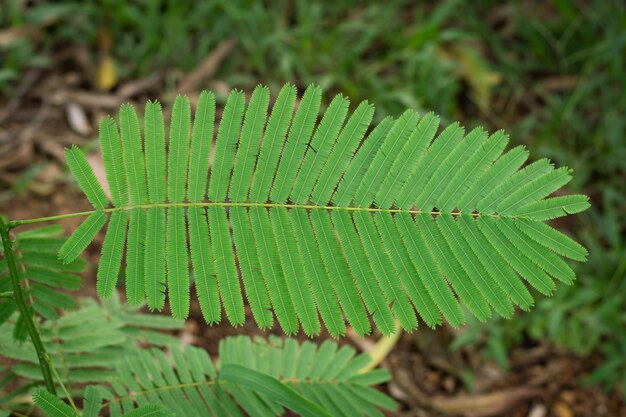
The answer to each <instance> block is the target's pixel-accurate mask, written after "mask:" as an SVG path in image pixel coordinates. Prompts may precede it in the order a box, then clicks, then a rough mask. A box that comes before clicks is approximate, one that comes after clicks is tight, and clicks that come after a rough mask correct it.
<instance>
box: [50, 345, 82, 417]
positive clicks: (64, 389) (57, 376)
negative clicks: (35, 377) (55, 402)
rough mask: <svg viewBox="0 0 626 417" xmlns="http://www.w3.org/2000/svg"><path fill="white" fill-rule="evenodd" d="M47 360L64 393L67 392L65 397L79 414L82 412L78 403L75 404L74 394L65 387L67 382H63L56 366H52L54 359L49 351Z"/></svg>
mask: <svg viewBox="0 0 626 417" xmlns="http://www.w3.org/2000/svg"><path fill="white" fill-rule="evenodd" d="M45 360H46V363H47V364H48V366H49V367H50V370H51V371H52V374H53V375H54V377H55V378H56V380H57V381H58V382H59V385H60V386H61V389H62V390H63V393H64V394H65V397H66V398H67V399H68V401H69V402H70V405H71V406H72V408H73V409H74V411H76V413H77V414H80V411H78V408H76V404H74V400H73V399H72V395H71V394H70V393H69V391H68V390H67V388H66V387H65V384H63V380H62V379H61V377H60V376H59V373H58V372H57V370H56V369H55V368H54V366H52V360H51V359H50V355H48V354H47V353H46V355H45Z"/></svg>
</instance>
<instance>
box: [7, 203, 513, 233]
mask: <svg viewBox="0 0 626 417" xmlns="http://www.w3.org/2000/svg"><path fill="white" fill-rule="evenodd" d="M152 207H166V208H168V207H264V208H273V207H282V208H286V209H301V210H329V211H334V210H337V211H341V210H345V211H366V212H370V213H377V212H382V213H408V214H427V215H432V216H439V215H442V214H446V213H444V212H443V211H438V210H433V211H425V210H402V209H383V208H377V207H342V206H319V205H314V204H285V203H246V202H243V203H233V202H215V201H202V202H198V203H151V204H136V205H131V206H123V207H112V208H107V209H104V210H102V212H104V213H111V212H114V211H130V210H133V209H137V208H139V209H149V208H152ZM95 211H96V210H90V211H82V212H79V213H68V214H60V215H58V216H49V217H39V218H35V219H24V220H11V221H10V222H9V223H8V224H7V228H8V230H11V229H14V228H16V227H18V226H22V225H25V224H33V223H42V222H49V221H56V220H62V219H70V218H73V217H84V216H89V215H90V214H92V213H94V212H95ZM448 214H451V215H453V216H460V215H461V214H463V213H460V212H448ZM470 215H471V216H472V217H481V216H490V217H510V218H522V217H521V216H517V215H512V216H501V215H499V214H482V213H470Z"/></svg>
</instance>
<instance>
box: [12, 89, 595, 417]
mask: <svg viewBox="0 0 626 417" xmlns="http://www.w3.org/2000/svg"><path fill="white" fill-rule="evenodd" d="M270 103H271V99H270V97H269V89H268V88H266V87H263V86H258V87H257V88H256V89H255V90H254V92H253V93H252V95H251V97H250V101H249V102H248V104H247V105H246V96H245V95H244V93H242V92H239V91H232V92H231V93H230V94H229V95H228V98H227V100H226V105H225V108H224V111H223V112H222V115H221V119H220V120H219V127H218V128H217V135H216V140H215V143H214V144H213V143H212V140H213V132H214V131H215V126H214V124H215V118H216V114H219V112H218V111H217V110H216V108H215V97H214V95H213V94H212V93H208V92H203V93H202V94H201V95H200V98H199V102H198V107H197V109H196V111H195V117H194V122H193V126H192V123H191V120H192V115H191V106H190V102H189V100H188V99H187V98H184V97H178V98H177V99H176V102H175V103H174V108H173V111H172V116H171V119H170V120H167V121H166V120H164V117H163V113H167V112H163V111H162V110H161V108H160V106H159V105H158V103H148V104H147V105H146V111H145V113H146V114H145V118H144V123H143V126H144V138H145V142H144V141H143V139H142V133H141V132H140V130H139V123H138V117H137V114H136V113H135V111H134V110H133V108H132V107H130V106H128V105H125V106H122V108H121V109H120V130H121V139H122V140H121V141H120V138H119V137H118V135H117V129H116V127H115V123H114V122H113V121H112V120H111V119H107V120H106V121H104V122H103V123H102V124H101V129H100V133H101V134H100V136H101V146H102V153H103V159H104V160H105V164H104V165H105V173H106V176H107V180H108V181H109V185H110V188H111V194H112V200H113V205H114V208H113V209H105V211H111V212H112V214H111V224H109V228H108V232H107V236H106V237H105V244H104V246H103V256H102V260H101V265H100V267H99V273H98V292H99V294H100V295H103V296H107V295H111V294H112V293H113V289H114V287H115V282H116V280H117V274H118V272H119V271H120V270H122V268H121V265H120V264H121V261H122V253H123V246H124V245H126V246H127V247H128V250H127V254H126V268H125V269H124V271H125V275H126V280H125V281H126V282H125V286H126V288H127V294H128V297H127V298H128V300H129V303H131V304H140V303H141V302H142V301H143V299H144V296H145V298H146V299H147V302H148V307H149V308H150V309H162V308H163V307H164V304H165V299H166V296H165V294H166V293H167V294H168V298H169V304H170V306H171V310H172V314H173V316H174V317H176V318H179V319H181V318H185V317H187V315H188V314H189V308H190V305H191V300H190V297H191V293H192V292H191V291H190V288H189V286H190V285H192V284H195V290H196V291H195V293H196V294H197V296H198V300H199V304H200V308H201V312H202V315H203V317H204V319H205V320H206V321H207V322H208V323H211V324H212V323H217V322H219V321H220V319H221V308H222V306H223V308H224V310H225V314H226V316H227V317H228V319H229V321H230V322H231V323H232V324H233V325H241V324H243V323H244V321H245V318H246V315H245V310H244V302H243V296H244V294H243V293H244V292H245V296H246V298H247V301H248V304H249V306H250V310H251V312H252V316H253V317H254V320H255V321H256V323H257V325H258V326H259V327H260V328H262V329H265V328H269V327H271V326H272V325H273V323H274V316H276V319H277V321H278V323H279V324H280V326H281V327H282V329H283V332H285V333H287V334H295V333H297V332H298V331H299V329H300V327H302V328H303V330H304V332H305V333H306V334H308V335H311V336H312V335H315V334H318V333H320V332H321V331H322V324H324V325H325V327H326V329H327V330H328V331H329V332H330V333H331V334H332V335H334V336H338V335H341V334H343V333H344V332H345V329H346V328H345V326H346V322H347V323H348V324H350V325H351V326H352V327H353V328H354V330H355V332H356V333H357V334H360V335H364V334H368V333H370V332H371V330H372V328H371V322H372V321H373V323H374V324H375V327H377V328H378V330H380V331H381V332H382V333H384V334H389V333H391V332H393V331H395V330H396V327H397V326H398V324H399V326H400V327H402V328H404V329H406V330H409V331H410V330H412V329H415V328H416V327H417V325H418V317H421V318H422V320H424V322H425V323H426V324H427V325H428V326H436V325H437V324H439V323H441V322H442V318H445V319H446V320H447V321H448V322H449V323H450V324H451V325H453V326H458V325H460V324H462V323H463V322H464V320H465V318H464V317H463V310H462V307H467V308H468V310H469V311H470V312H471V313H472V314H473V315H475V316H476V317H477V318H479V319H480V320H485V319H486V318H487V317H489V315H490V314H491V310H492V309H493V310H495V311H496V312H497V313H498V314H500V315H502V316H504V317H510V316H511V315H512V314H513V307H514V306H515V305H517V306H520V308H522V309H524V310H527V309H529V308H530V307H531V306H532V304H533V299H532V297H531V295H530V292H529V291H528V289H527V288H526V282H527V283H529V284H530V285H531V286H533V287H535V288H536V289H538V290H539V291H540V292H542V293H543V294H546V295H549V294H552V293H553V292H554V291H555V290H556V288H557V286H556V284H555V283H554V282H553V281H552V278H551V277H554V278H556V279H557V280H559V281H561V282H563V283H566V284H571V283H572V282H573V280H574V279H575V276H574V272H573V270H572V268H571V267H570V266H569V265H568V264H567V263H566V262H565V261H564V260H563V259H562V258H563V257H567V258H570V259H574V260H580V261H583V260H585V258H586V250H585V249H584V248H582V246H580V245H578V244H577V243H575V242H574V241H573V240H571V239H569V238H567V237H566V236H565V235H563V234H560V233H559V232H557V231H556V230H554V229H552V228H550V227H549V226H547V225H545V224H543V221H545V220H549V219H552V218H555V217H559V216H563V215H566V214H569V213H575V212H579V211H582V210H584V209H586V208H587V207H588V206H589V202H588V198H587V197H585V196H577V195H569V196H568V195H559V196H558V197H549V196H550V195H552V194H553V193H555V192H556V191H557V190H558V189H560V188H561V187H562V186H564V185H565V184H566V183H567V182H568V181H569V180H570V179H571V176H572V174H571V170H569V169H568V168H555V167H554V166H553V164H552V163H551V162H550V161H549V160H547V159H539V160H537V161H535V162H533V163H530V164H528V165H526V166H524V164H525V162H526V160H527V158H528V152H527V151H526V150H525V149H524V148H523V147H521V146H518V147H516V148H513V149H512V150H510V151H508V152H504V151H505V147H506V145H507V143H508V141H509V139H508V137H507V136H506V134H504V132H502V131H499V132H496V133H494V134H493V135H491V136H489V135H488V134H487V132H485V131H484V130H483V129H482V128H476V129H474V130H472V131H471V132H469V133H468V134H467V135H465V130H464V128H463V127H461V126H460V125H459V124H458V123H452V124H450V125H448V126H447V127H446V128H445V129H443V131H442V132H441V133H440V134H438V135H437V131H438V129H439V123H440V120H439V118H438V117H437V116H435V115H434V114H433V113H428V114H425V115H423V117H421V118H420V117H419V116H418V114H417V113H416V112H415V111H413V110H407V111H406V112H404V113H403V114H402V115H401V116H400V117H399V118H398V119H397V120H395V121H394V120H393V119H391V118H385V119H383V120H382V121H381V122H380V123H379V124H378V125H377V126H374V127H372V129H371V131H370V132H369V134H367V133H368V130H369V124H370V122H371V120H372V119H373V118H374V115H373V112H374V108H373V106H372V105H370V104H369V103H368V102H363V103H361V104H360V105H358V106H356V109H355V110H354V112H352V113H351V112H350V111H349V101H348V100H347V99H346V98H344V97H342V96H341V95H337V96H336V97H335V98H334V99H333V100H332V101H331V102H330V104H329V106H328V107H327V109H326V110H325V111H324V112H323V113H322V114H318V113H320V112H319V109H320V107H321V90H320V88H319V87H317V86H310V87H309V88H308V89H307V90H306V91H305V93H304V95H303V96H302V99H301V101H300V102H299V104H298V109H297V110H296V112H295V114H294V108H295V103H296V90H295V88H294V87H293V86H291V85H289V84H287V85H285V86H284V87H283V88H282V89H281V90H280V93H279V95H278V97H277V99H276V101H275V102H274V104H273V105H270ZM268 113H269V117H268ZM165 125H169V126H170V135H169V136H170V139H169V147H168V148H167V149H166V147H165V144H164V132H163V131H164V128H163V127H164V126H165ZM213 146H214V150H213ZM166 161H167V162H166ZM83 165H84V164H83ZM166 171H167V175H165V172H166ZM77 175H79V174H77ZM127 181H128V182H129V183H128V187H126V182H127ZM207 183H208V191H207ZM165 189H167V193H166V194H167V196H166V195H165V194H164V193H165V191H164V190H165ZM127 191H130V196H131V199H130V201H129V200H128V196H127V194H128V192H127ZM86 192H87V193H91V194H93V193H92V192H91V191H89V190H86ZM561 194H562V193H561ZM166 197H167V201H166ZM92 200H93V198H92ZM99 210H103V209H99ZM121 213H124V214H121ZM96 216H97V215H95V214H94V215H93V218H95V217H96ZM128 217H130V218H128ZM100 218H101V216H100ZM91 221H94V222H95V220H92V218H89V219H88V220H87V223H86V224H85V225H84V226H83V228H84V229H87V226H88V225H89V224H90V223H89V222H91ZM100 221H101V220H100ZM126 228H128V237H127V236H126ZM84 229H81V232H82V231H83V230H84ZM94 233H95V231H94V232H92V231H91V230H90V231H89V233H88V234H85V235H84V236H82V237H81V235H82V233H81V235H75V237H73V238H72V240H71V241H70V242H69V243H67V245H68V246H66V247H65V248H64V249H63V251H62V252H61V256H62V257H63V259H68V260H70V259H72V257H73V256H76V255H78V253H79V252H80V251H81V249H82V248H84V246H85V244H86V243H85V242H86V241H88V240H89V239H88V237H92V236H93V234H94ZM187 235H189V241H187ZM56 244H57V242H56V241H54V240H48V241H46V242H43V241H42V242H36V243H30V245H31V247H34V246H33V245H37V246H38V247H39V248H41V249H42V250H41V253H37V254H36V255H35V254H33V251H31V253H30V255H29V254H27V255H26V258H25V259H24V261H28V262H32V263H33V266H35V267H36V268H39V269H54V268H56V265H57V264H56V263H55V262H56V260H53V259H50V257H49V255H50V250H54V248H55V245H56ZM70 245H71V246H70ZM70 249H71V250H70ZM189 254H190V255H189ZM190 261H191V262H190ZM68 268H69V269H71V270H75V271H77V270H79V269H80V268H82V265H80V264H74V263H70V264H68V265H67V267H66V268H65V269H64V270H65V271H67V270H68ZM190 268H191V269H190ZM38 276H39V277H41V275H38ZM57 278H58V279H57ZM53 279H56V280H57V281H56V282H58V283H59V284H61V283H62V282H64V281H63V278H62V277H56V278H53ZM68 285H70V286H71V285H75V284H71V283H70V284H68ZM49 298H50V297H49ZM36 308H37V309H38V310H39V311H41V313H42V314H45V315H47V316H50V317H52V316H54V315H55V314H56V313H55V311H54V309H53V308H51V307H50V305H49V304H46V303H40V304H39V305H37V306H36ZM10 310H11V309H10V308H7V310H6V311H10ZM5 314H6V313H5ZM344 316H345V317H344ZM320 318H321V321H320ZM240 392H241V395H242V396H243V397H245V398H246V400H245V401H247V403H248V404H249V405H251V404H255V403H257V401H256V400H255V399H254V396H251V394H250V393H249V392H248V391H246V389H242V390H240ZM311 393H312V394H314V395H315V396H316V397H318V398H319V401H323V402H326V403H328V404H330V405H332V406H333V407H334V411H336V412H339V413H348V412H350V410H351V405H350V404H347V405H345V407H346V408H345V409H344V408H342V407H340V406H337V405H336V404H335V403H334V402H333V401H332V398H329V396H328V393H327V392H326V391H325V390H324V389H312V391H311ZM218 397H219V395H218V394H217V393H215V398H218ZM172 404H173V405H175V404H176V401H175V400H172ZM333 404H335V405H333ZM122 408H123V407H122ZM279 408H280V406H279V405H276V404H267V409H266V408H263V407H262V410H264V411H260V414H263V413H264V412H267V411H268V410H271V411H272V412H273V411H276V410H278V409H279ZM224 410H227V411H228V410H229V407H227V406H225V408H224ZM231 411H232V410H231Z"/></svg>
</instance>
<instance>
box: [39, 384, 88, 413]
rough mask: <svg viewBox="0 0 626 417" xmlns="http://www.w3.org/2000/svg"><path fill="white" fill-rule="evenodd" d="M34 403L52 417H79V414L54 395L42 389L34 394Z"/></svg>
mask: <svg viewBox="0 0 626 417" xmlns="http://www.w3.org/2000/svg"><path fill="white" fill-rule="evenodd" d="M33 401H34V402H35V404H36V405H37V407H39V408H41V409H42V410H43V411H44V412H45V413H46V414H47V415H48V416H50V417H78V413H77V412H75V411H74V410H72V408H71V407H70V406H69V405H67V404H66V403H64V402H63V401H61V400H60V399H59V398H57V397H56V396H55V395H54V394H51V393H49V392H48V391H46V390H43V389H40V390H38V391H37V392H35V394H33Z"/></svg>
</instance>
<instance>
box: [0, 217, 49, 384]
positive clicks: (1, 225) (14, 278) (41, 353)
mask: <svg viewBox="0 0 626 417" xmlns="http://www.w3.org/2000/svg"><path fill="white" fill-rule="evenodd" d="M0 236H1V237H2V245H3V246H4V256H5V258H6V261H7V265H8V267H9V277H10V279H11V285H12V286H13V296H14V298H15V304H17V309H18V310H19V312H20V314H21V315H22V317H23V318H24V324H25V325H26V330H27V331H28V334H29V336H30V340H31V341H32V343H33V346H34V347H35V351H36V352H37V358H38V359H39V367H40V368H41V373H42V375H43V380H44V383H45V385H46V389H47V390H48V391H49V392H50V393H51V394H54V395H56V389H55V388H54V380H53V379H52V371H51V370H50V365H49V363H48V362H47V361H46V357H47V355H48V354H47V353H46V349H45V347H44V345H43V343H42V341H41V338H40V337H39V331H38V330H37V327H36V326H35V322H34V321H33V316H32V314H30V310H29V309H28V306H27V305H26V302H24V294H23V293H22V286H21V285H20V276H19V274H18V272H17V266H16V263H15V255H14V253H13V242H12V241H11V238H10V236H9V227H8V226H7V224H6V223H5V222H4V219H3V218H2V216H0Z"/></svg>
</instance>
